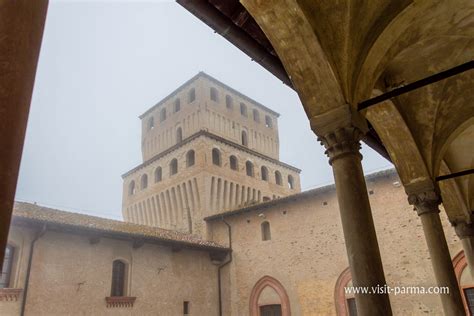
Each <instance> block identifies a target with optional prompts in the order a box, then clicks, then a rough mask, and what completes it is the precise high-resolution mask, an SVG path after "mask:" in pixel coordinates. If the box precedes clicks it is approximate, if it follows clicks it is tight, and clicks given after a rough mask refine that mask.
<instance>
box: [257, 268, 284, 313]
mask: <svg viewBox="0 0 474 316" xmlns="http://www.w3.org/2000/svg"><path fill="white" fill-rule="evenodd" d="M267 286H268V287H271V288H272V289H273V290H275V292H276V293H277V294H278V297H279V298H280V304H281V315H282V316H290V315H291V310H290V299H289V298H288V294H287V293H286V290H285V288H284V287H283V285H282V284H281V283H280V282H279V281H278V280H277V279H275V278H272V277H271V276H268V275H266V276H264V277H262V278H261V279H260V280H258V282H257V283H255V285H254V287H253V289H252V292H251V294H250V316H260V309H259V306H258V299H259V297H260V294H261V293H262V291H263V290H264V289H265V288H266V287H267Z"/></svg>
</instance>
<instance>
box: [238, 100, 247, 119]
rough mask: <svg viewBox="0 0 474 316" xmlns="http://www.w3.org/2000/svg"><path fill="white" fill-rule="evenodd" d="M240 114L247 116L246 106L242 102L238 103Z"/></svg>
mask: <svg viewBox="0 0 474 316" xmlns="http://www.w3.org/2000/svg"><path fill="white" fill-rule="evenodd" d="M240 114H241V115H242V116H245V117H247V106H246V105H245V104H244V103H240Z"/></svg>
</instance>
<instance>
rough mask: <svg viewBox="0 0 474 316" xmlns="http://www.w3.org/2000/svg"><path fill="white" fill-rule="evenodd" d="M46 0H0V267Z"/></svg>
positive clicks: (44, 16) (8, 225) (8, 224)
mask: <svg viewBox="0 0 474 316" xmlns="http://www.w3.org/2000/svg"><path fill="white" fill-rule="evenodd" d="M47 6H48V0H14V1H13V0H0V157H1V158H0V266H1V265H2V263H3V259H2V258H3V254H4V250H5V246H6V243H7V237H8V230H9V227H10V218H11V212H12V208H13V199H14V196H15V189H16V183H17V178H18V169H19V167H20V159H21V153H22V150H23V141H24V138H25V130H26V122H27V119H28V111H29V108H30V101H31V95H32V92H33V83H34V80H35V74H36V64H37V62H38V56H39V51H40V46H41V38H42V35H43V27H44V22H45V19H46V10H47Z"/></svg>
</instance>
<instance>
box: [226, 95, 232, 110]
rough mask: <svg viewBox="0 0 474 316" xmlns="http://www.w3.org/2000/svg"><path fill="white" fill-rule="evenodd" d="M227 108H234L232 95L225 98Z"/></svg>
mask: <svg viewBox="0 0 474 316" xmlns="http://www.w3.org/2000/svg"><path fill="white" fill-rule="evenodd" d="M225 106H226V108H228V109H229V110H230V109H232V107H233V101H232V97H231V96H230V95H226V96H225Z"/></svg>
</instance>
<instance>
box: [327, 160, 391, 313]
mask: <svg viewBox="0 0 474 316" xmlns="http://www.w3.org/2000/svg"><path fill="white" fill-rule="evenodd" d="M332 166H333V173H334V179H335V183H336V192H337V197H338V201H339V208H340V213H341V220H342V227H343V230H344V239H345V243H346V249H347V255H348V258H349V265H350V270H351V274H352V282H353V285H354V286H364V287H369V288H377V287H379V288H383V287H384V285H385V284H386V281H385V276H384V272H383V267H382V259H381V257H380V251H379V246H378V243H377V237H376V234H375V227H374V221H373V218H372V213H371V210H370V204H369V198H368V195H367V189H366V184H365V178H364V174H363V171H362V165H361V156H360V154H348V155H344V156H342V157H340V158H338V159H336V160H334V161H333V162H332ZM356 305H357V312H358V314H359V315H391V314H392V311H391V307H390V301H389V297H388V294H385V293H384V294H359V295H357V294H356Z"/></svg>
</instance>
